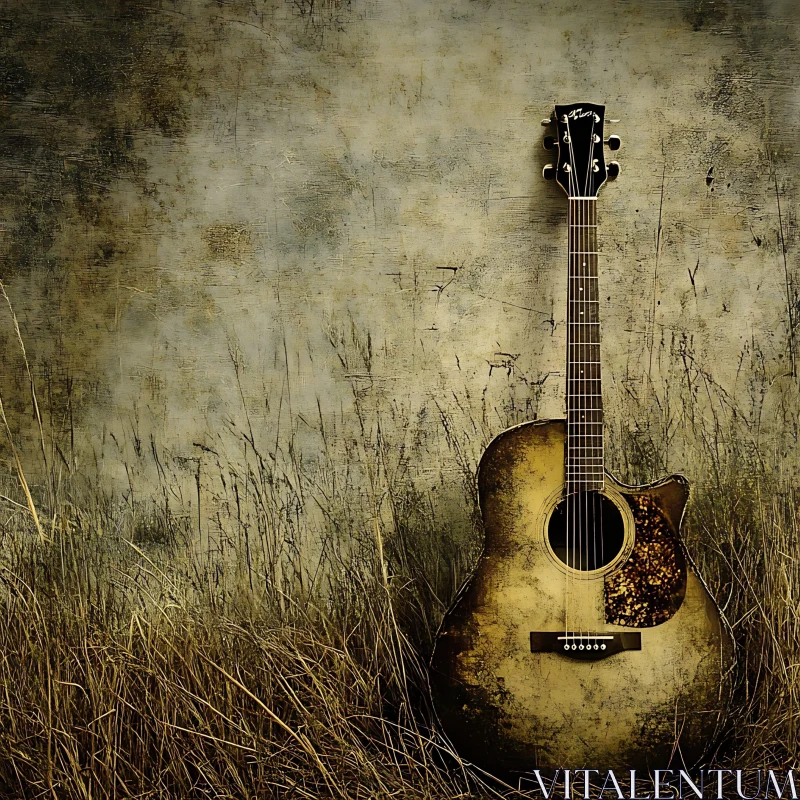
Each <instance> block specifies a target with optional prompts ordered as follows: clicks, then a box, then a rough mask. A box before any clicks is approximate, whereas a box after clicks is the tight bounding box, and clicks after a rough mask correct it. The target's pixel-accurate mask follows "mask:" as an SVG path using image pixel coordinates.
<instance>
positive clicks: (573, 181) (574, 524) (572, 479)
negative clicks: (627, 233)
mask: <svg viewBox="0 0 800 800" xmlns="http://www.w3.org/2000/svg"><path fill="white" fill-rule="evenodd" d="M566 127H567V136H568V142H567V143H568V144H569V156H570V158H569V163H570V171H569V173H568V176H569V180H568V184H569V187H570V199H571V202H570V203H569V213H568V215H567V225H568V229H569V234H570V235H569V241H570V243H571V245H572V250H571V252H570V253H569V254H568V257H569V267H568V292H567V297H568V298H569V299H570V300H573V299H574V294H575V284H576V280H575V278H576V269H575V258H576V255H575V253H576V252H579V248H580V230H581V229H580V228H577V229H576V228H575V227H574V224H572V223H574V217H575V210H576V209H575V201H574V200H572V197H579V196H580V194H579V191H578V176H577V171H576V169H575V167H576V164H577V162H576V160H575V150H574V142H573V138H572V131H571V129H570V124H569V117H566ZM577 211H578V219H580V201H578V208H577ZM576 230H577V234H576ZM567 311H568V316H567V320H568V324H567V330H568V334H569V337H568V338H569V346H568V348H567V392H568V399H567V454H566V466H567V501H566V503H567V518H568V522H571V524H569V530H570V531H571V535H572V541H571V543H570V542H569V541H568V547H567V568H568V569H567V576H568V580H567V587H568V589H567V598H566V601H567V603H569V601H570V599H572V598H571V594H575V595H577V596H576V597H575V598H574V599H575V600H576V603H577V608H576V614H577V622H578V624H577V628H578V635H579V637H580V638H579V641H580V639H581V638H582V633H583V624H582V623H583V619H582V615H581V614H580V596H579V595H580V591H579V590H580V583H576V581H578V580H579V575H580V570H581V569H582V567H583V557H582V555H583V554H582V548H581V527H582V517H583V514H582V510H583V509H582V502H581V501H582V498H581V494H580V476H577V475H576V471H575V468H574V467H575V462H574V459H573V457H572V454H571V451H570V449H569V448H570V444H571V443H572V441H573V432H572V430H571V428H572V426H571V424H570V418H571V417H572V415H573V414H574V413H575V410H574V406H575V403H574V400H575V393H574V392H573V388H572V384H571V381H570V379H571V378H574V377H575V366H576V364H575V361H576V359H575V357H574V355H575V353H574V352H573V350H577V355H578V359H577V360H578V361H580V360H583V355H582V350H583V347H582V344H581V342H580V340H579V341H578V342H575V341H574V335H573V334H574V331H575V328H574V323H575V315H574V313H573V311H572V305H570V306H569V307H568V309H567ZM576 345H577V347H576ZM580 436H581V426H580V425H579V426H578V439H577V441H578V442H580V441H581V438H580ZM572 452H575V451H572ZM576 478H577V480H576ZM576 495H577V496H576ZM570 512H571V513H570ZM570 517H571V520H570ZM576 517H577V519H576ZM576 550H577V561H578V575H575V574H574V573H572V570H574V569H575V560H576V553H575V551H576ZM570 579H571V586H572V590H573V591H572V592H570V591H569V587H570ZM576 589H577V590H578V591H577V592H576V591H575V590H576ZM573 627H576V626H575V622H574V621H573ZM574 633H575V631H573V644H574Z"/></svg>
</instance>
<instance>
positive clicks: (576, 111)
mask: <svg viewBox="0 0 800 800" xmlns="http://www.w3.org/2000/svg"><path fill="white" fill-rule="evenodd" d="M592 114H594V111H591V110H589V111H584V110H583V109H582V108H573V109H572V111H570V112H569V113H568V114H567V115H566V116H567V117H569V118H570V119H583V118H584V117H590V116H591V115H592ZM594 116H595V122H600V117H598V116H597V114H594Z"/></svg>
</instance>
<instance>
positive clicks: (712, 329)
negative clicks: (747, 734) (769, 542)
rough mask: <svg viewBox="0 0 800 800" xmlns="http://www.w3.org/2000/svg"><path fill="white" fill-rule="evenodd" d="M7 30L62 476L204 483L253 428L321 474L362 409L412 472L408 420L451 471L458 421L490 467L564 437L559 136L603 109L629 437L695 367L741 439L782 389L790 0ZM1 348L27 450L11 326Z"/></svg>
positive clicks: (241, 5)
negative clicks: (403, 454) (533, 444)
mask: <svg viewBox="0 0 800 800" xmlns="http://www.w3.org/2000/svg"><path fill="white" fill-rule="evenodd" d="M0 17H2V22H1V23H0V27H1V28H2V30H1V31H0V33H1V34H2V54H1V55H0V83H2V89H1V91H2V105H0V116H1V117H2V122H3V124H2V126H0V127H2V133H1V134H0V142H1V146H2V158H3V170H2V173H0V214H1V216H2V226H0V227H2V238H0V256H1V260H0V263H1V264H2V267H1V268H0V269H1V270H2V279H3V281H4V282H5V284H6V287H7V290H8V294H9V296H10V298H11V301H12V303H13V306H14V308H15V310H16V313H17V315H18V317H19V321H20V326H21V330H22V335H23V337H24V339H25V342H26V345H27V348H28V354H29V356H30V359H31V362H32V366H33V368H34V372H35V373H36V376H37V381H38V382H39V385H40V399H42V400H43V406H44V407H45V408H46V409H47V410H46V413H45V425H46V427H50V426H52V428H53V429H54V430H55V431H56V432H58V437H60V439H59V441H60V442H61V445H60V446H61V448H62V454H63V457H62V456H59V455H58V454H56V453H55V452H53V454H52V459H53V461H54V462H59V461H61V462H63V463H65V464H67V463H69V464H70V465H71V466H73V467H74V466H75V465H77V470H78V471H79V472H81V471H83V472H84V473H85V474H87V475H88V474H90V473H91V474H93V473H94V472H95V470H99V471H100V473H101V474H102V480H103V481H105V482H106V483H107V485H108V486H123V487H126V486H128V481H129V480H130V475H131V470H133V471H134V472H136V474H137V475H139V479H140V480H141V481H143V484H142V485H143V486H146V485H147V484H146V476H147V475H148V474H154V472H155V470H156V465H155V461H154V459H153V458H152V455H151V454H152V452H153V450H154V449H155V450H156V451H159V449H160V451H161V452H162V454H163V455H162V460H163V461H164V462H165V463H170V464H173V465H177V466H176V467H175V468H176V469H177V468H180V467H181V465H184V466H186V465H187V464H189V462H187V461H185V460H182V459H187V458H202V457H203V454H204V453H206V452H207V451H205V450H203V449H202V448H199V447H198V445H203V446H204V447H208V448H214V449H216V450H219V449H220V448H221V447H223V446H224V445H223V444H222V440H223V438H224V436H225V432H226V431H227V430H229V429H230V427H231V425H236V426H238V427H239V428H240V429H243V430H246V429H248V426H250V427H251V428H252V431H253V436H254V438H255V440H257V441H265V442H269V441H273V440H277V439H278V438H280V436H281V435H286V433H287V432H291V433H293V446H294V447H295V448H297V450H298V452H304V453H306V456H307V457H308V458H314V454H315V452H317V451H318V450H319V447H320V444H319V441H318V438H316V437H317V433H318V432H319V427H320V425H322V426H323V427H324V426H326V425H327V430H328V434H329V435H330V436H332V437H333V438H335V434H336V431H337V430H339V431H343V430H344V429H345V428H346V421H347V420H348V419H351V420H352V419H353V417H354V415H355V411H356V409H355V406H354V396H355V397H356V398H360V400H361V401H362V402H363V403H372V404H375V403H378V402H381V403H383V404H385V407H386V408H387V409H391V410H392V414H393V415H394V417H395V422H396V425H395V427H394V428H387V432H386V435H387V436H390V437H391V436H395V437H398V438H397V444H398V446H400V444H402V443H403V441H404V440H403V438H402V437H403V436H404V435H405V434H404V433H403V431H405V428H404V423H403V422H402V421H403V420H405V421H408V420H411V421H413V423H414V430H415V431H417V433H416V434H415V435H416V436H417V437H421V439H419V438H418V440H417V441H416V445H417V446H418V452H419V453H420V454H421V456H420V457H421V458H422V457H423V456H424V459H425V462H426V463H424V464H421V465H420V468H421V469H422V468H423V467H424V469H426V470H430V472H431V474H432V475H434V476H436V479H439V478H442V476H446V475H447V474H448V470H451V468H453V464H454V459H455V456H454V455H453V452H452V449H449V448H448V447H447V446H446V443H445V438H446V437H445V435H444V433H443V431H442V420H441V417H440V415H439V414H438V413H437V406H436V403H438V404H439V406H441V408H452V407H454V406H459V405H460V406H466V407H467V411H468V413H466V412H465V418H469V417H473V418H475V419H481V420H482V425H483V428H482V432H481V434H480V435H478V433H477V428H476V434H475V437H474V439H475V442H474V448H475V452H476V453H477V452H480V447H481V446H482V445H483V442H484V440H485V432H486V431H489V432H491V431H495V432H496V431H499V430H501V429H502V428H503V427H505V426H506V425H507V424H510V423H512V422H514V421H518V420H521V419H524V418H527V417H529V416H531V415H532V414H533V413H538V414H539V415H540V416H548V415H558V414H559V411H560V408H561V391H562V379H561V377H560V376H559V375H557V374H553V373H554V372H557V371H559V370H560V369H561V367H562V362H563V357H564V341H563V334H564V325H563V321H564V268H565V251H566V241H565V234H566V226H565V210H566V203H565V199H564V197H563V195H562V194H561V192H560V190H559V189H558V188H557V187H556V186H555V185H553V184H549V183H546V182H544V181H543V180H542V179H541V168H542V166H543V164H544V163H546V162H547V161H548V160H549V155H550V154H548V153H546V152H545V151H544V150H543V149H542V148H541V136H542V133H543V129H542V128H541V127H540V124H539V123H540V120H541V119H542V117H544V116H546V115H547V114H548V112H549V110H550V108H551V107H552V104H553V102H554V101H559V102H570V101H573V100H577V99H582V98H585V99H590V100H593V101H598V102H606V103H607V109H608V116H609V117H610V118H616V117H619V118H620V122H619V124H615V125H611V126H609V129H608V132H614V133H617V134H619V135H620V136H621V137H622V139H623V149H622V150H621V151H620V152H619V153H618V154H617V156H618V158H619V160H620V162H621V164H622V169H623V173H622V176H621V178H620V180H618V181H617V182H616V183H615V184H612V185H609V186H607V187H606V188H604V189H603V191H602V194H601V200H600V206H599V209H600V212H599V213H600V218H601V219H600V222H601V225H602V228H601V248H602V258H601V271H602V282H603V284H602V285H603V288H604V293H603V297H604V299H605V300H604V303H603V306H602V318H603V324H604V358H605V370H606V371H605V375H606V377H607V381H606V389H607V398H608V401H609V405H610V414H611V415H612V424H613V425H614V426H615V427H616V428H618V427H619V426H620V425H626V426H629V427H630V426H635V424H636V421H635V420H633V419H630V418H628V417H626V416H624V414H623V412H624V409H625V408H626V406H625V403H623V399H624V400H625V402H628V401H629V400H630V398H631V397H635V398H640V400H642V402H645V405H646V404H647V403H649V402H650V401H649V400H647V398H648V397H649V396H650V395H652V397H653V398H655V399H656V400H657V402H658V403H662V404H667V403H669V402H670V399H669V398H670V397H674V396H675V395H677V394H679V393H680V392H681V391H683V390H685V389H686V386H683V389H682V388H681V385H680V381H681V380H682V378H681V375H683V376H684V377H685V376H686V375H688V374H689V372H690V371H691V370H692V369H693V366H692V365H693V364H694V365H700V366H701V367H702V369H703V373H698V372H697V371H695V372H694V373H692V374H693V375H694V377H695V378H698V376H700V377H701V378H702V379H703V380H706V384H705V385H706V388H707V387H708V383H707V381H710V380H713V381H714V382H716V384H718V385H719V386H720V387H722V389H723V390H724V392H723V394H721V395H717V401H718V398H719V397H720V396H723V397H724V396H729V397H730V398H733V400H732V402H733V403H734V404H737V405H738V407H740V410H741V411H742V412H743V413H744V414H745V415H746V416H747V415H751V416H752V415H753V414H757V413H758V411H759V409H760V408H762V406H763V407H764V408H766V409H767V412H766V416H767V417H772V416H774V414H775V410H776V408H777V405H770V403H772V402H773V398H774V401H775V404H777V403H778V401H779V400H780V399H781V398H784V397H785V392H786V390H787V385H788V384H790V383H791V382H792V379H791V378H790V377H787V373H789V372H791V368H792V363H791V362H792V359H791V353H790V350H791V344H792V342H791V338H792V333H791V331H790V327H791V323H793V322H794V320H795V319H796V317H797V315H798V313H800V307H798V305H797V292H796V289H795V285H796V283H797V280H798V278H799V277H800V272H799V270H800V264H799V263H798V248H797V229H796V210H797V181H796V175H797V167H798V157H797V148H796V146H795V136H796V130H797V124H798V120H799V118H800V97H798V93H797V90H796V88H795V86H796V84H797V81H798V78H800V59H799V58H798V49H797V48H798V40H800V30H798V26H797V22H796V17H797V11H796V9H795V5H794V3H792V2H791V0H784V2H779V1H778V0H775V1H774V2H766V0H762V2H750V1H749V0H748V2H734V1H733V0H730V1H728V2H726V0H642V2H624V1H622V0H620V1H619V2H613V1H612V0H598V1H597V2H591V3H589V2H578V3H575V2H562V1H561V0H558V1H557V2H543V3H533V2H521V1H520V2H515V1H513V0H498V1H497V2H473V1H472V0H452V1H448V2H441V3H431V2H423V1H422V0H401V1H400V2H396V3H388V2H376V1H375V0H352V2H338V1H334V2H327V1H326V2H314V1H313V0H311V1H310V0H294V2H277V1H275V0H273V1H270V0H267V1H266V2H264V1H262V0H249V1H246V0H242V1H241V2H238V1H237V0H234V1H232V2H222V1H221V0H219V1H218V2H201V0H179V1H178V2H163V3H161V4H160V5H159V6H158V7H157V8H156V7H154V6H152V7H151V6H149V5H148V6H147V7H145V6H141V7H140V6H137V5H134V4H129V3H125V2H117V3H114V2H99V1H98V2H91V0H77V1H76V2H73V3H69V4H68V3H61V2H56V3H44V2H40V3H38V4H37V3H33V4H25V5H23V4H21V3H9V2H6V3H5V4H4V8H3V11H2V13H1V14H0ZM2 335H3V342H2V343H3V355H2V358H3V363H4V374H3V378H2V391H3V399H4V402H5V404H6V406H7V409H8V411H9V414H10V422H11V425H12V428H13V429H14V430H15V431H25V430H27V429H28V428H29V427H30V419H31V410H30V401H29V395H28V392H27V378H26V376H25V372H24V369H23V365H22V363H21V360H20V355H19V350H18V348H17V347H16V344H15V342H14V336H13V330H12V328H11V325H10V322H9V320H8V318H7V317H6V316H4V321H3V322H2ZM237 376H238V377H237ZM781 376H783V377H781ZM703 380H700V381H699V385H702V384H703ZM725 393H727V395H726V394H725ZM765 395H766V399H764V396H765ZM673 402H674V401H673ZM698 402H701V400H698ZM245 409H246V410H247V413H245ZM754 418H755V417H754ZM397 420H400V422H398V421H397ZM676 424H677V423H676ZM465 425H466V423H465ZM314 430H316V432H317V433H315V432H314ZM331 430H333V433H331ZM464 432H465V434H466V438H469V428H468V426H467V427H465V428H464ZM784 434H785V429H780V437H784ZM20 435H22V434H20ZM342 435H344V434H342ZM780 437H779V438H780ZM151 439H152V445H151ZM22 440H23V441H25V440H24V437H23V439H22ZM26 457H27V458H28V459H29V460H30V461H31V462H35V461H36V459H37V453H36V448H35V446H34V442H33V439H31V440H27V441H26ZM343 457H344V456H343ZM471 457H474V454H473V456H471ZM669 457H670V459H672V465H673V466H675V467H683V468H688V469H690V468H691V465H687V464H685V463H682V461H681V458H682V456H681V452H680V450H678V451H676V452H675V453H674V454H670V456H669ZM176 459H177V460H176ZM126 462H127V463H128V468H127V469H126V468H125V466H124V464H125V463H126ZM192 463H194V462H192ZM132 464H134V465H137V466H135V468H134V467H132V466H131V465H132ZM187 469H188V474H191V470H192V469H193V468H192V467H191V466H189V467H187ZM442 480H445V478H442Z"/></svg>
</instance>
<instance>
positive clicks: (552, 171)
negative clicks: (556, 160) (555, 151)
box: [542, 164, 556, 181]
mask: <svg viewBox="0 0 800 800" xmlns="http://www.w3.org/2000/svg"><path fill="white" fill-rule="evenodd" d="M555 176H556V168H555V167H554V166H553V165H552V164H545V165H544V169H543V170H542V177H543V178H544V179H545V180H546V181H551V180H553V178H555Z"/></svg>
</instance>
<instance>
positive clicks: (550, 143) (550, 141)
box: [542, 136, 556, 150]
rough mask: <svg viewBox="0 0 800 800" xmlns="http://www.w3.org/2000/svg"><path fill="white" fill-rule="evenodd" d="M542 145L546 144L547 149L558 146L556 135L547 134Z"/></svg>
mask: <svg viewBox="0 0 800 800" xmlns="http://www.w3.org/2000/svg"><path fill="white" fill-rule="evenodd" d="M542 145H543V146H544V149H545V150H552V149H553V148H554V147H555V146H556V137H555V136H545V137H544V139H543V140H542Z"/></svg>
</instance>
